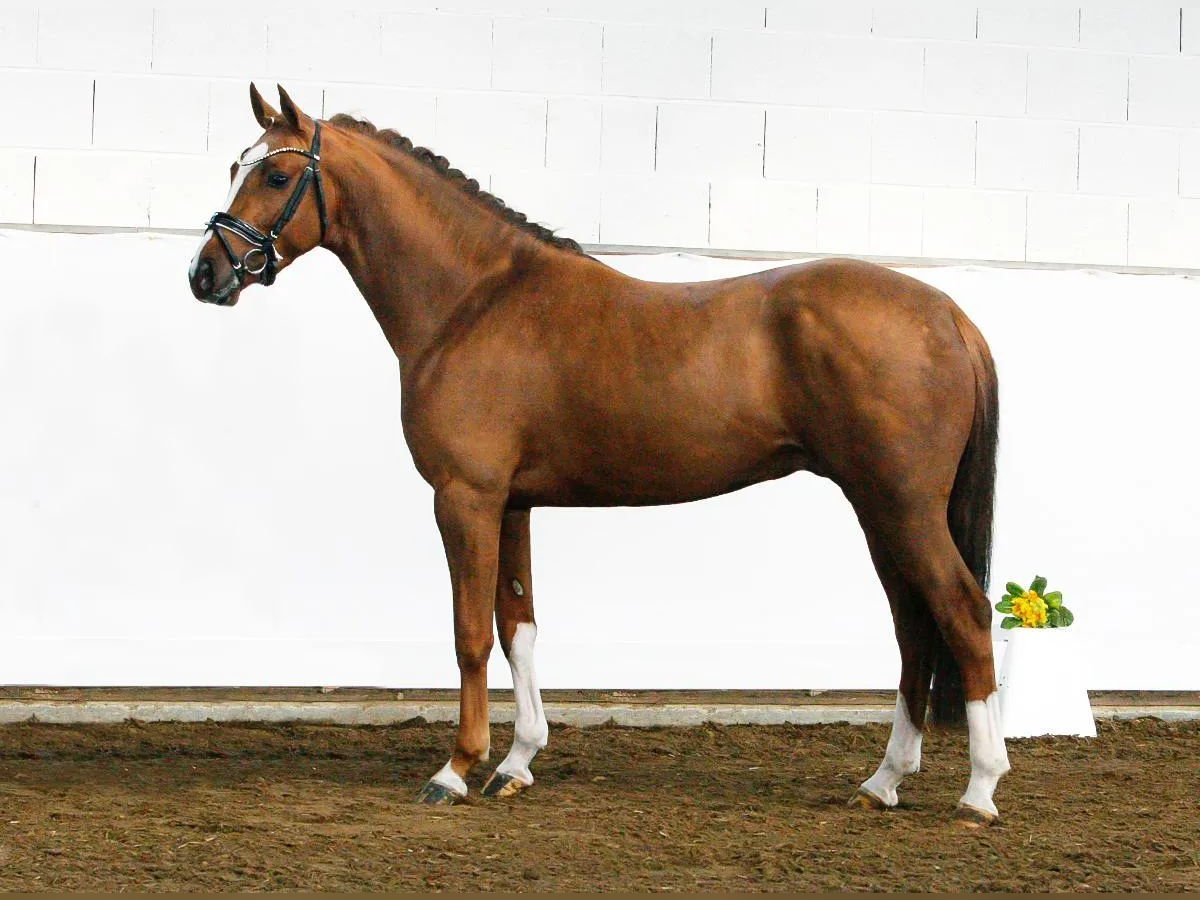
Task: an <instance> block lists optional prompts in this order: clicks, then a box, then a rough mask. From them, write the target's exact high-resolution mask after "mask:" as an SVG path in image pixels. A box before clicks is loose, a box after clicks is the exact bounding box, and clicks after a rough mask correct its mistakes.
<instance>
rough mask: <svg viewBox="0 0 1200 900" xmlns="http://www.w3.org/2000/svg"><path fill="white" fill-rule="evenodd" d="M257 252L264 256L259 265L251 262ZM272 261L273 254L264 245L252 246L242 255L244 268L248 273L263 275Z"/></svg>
mask: <svg viewBox="0 0 1200 900" xmlns="http://www.w3.org/2000/svg"><path fill="white" fill-rule="evenodd" d="M256 253H257V254H258V255H259V256H261V257H262V264H261V265H259V266H255V265H254V263H252V262H250V257H252V256H254V254H256ZM270 263H271V256H270V255H269V254H268V253H267V251H266V250H264V249H263V248H262V247H251V248H250V249H249V250H247V251H246V253H245V255H244V256H243V257H242V268H244V269H245V270H246V274H247V275H261V274H262V273H263V272H265V271H266V269H267V266H268V265H270Z"/></svg>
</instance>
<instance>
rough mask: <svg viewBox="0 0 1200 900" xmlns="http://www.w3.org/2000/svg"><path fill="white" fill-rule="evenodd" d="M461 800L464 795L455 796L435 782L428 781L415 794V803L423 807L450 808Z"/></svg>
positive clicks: (442, 785)
mask: <svg viewBox="0 0 1200 900" xmlns="http://www.w3.org/2000/svg"><path fill="white" fill-rule="evenodd" d="M463 799H465V798H464V795H462V794H456V793H455V792H454V791H452V790H450V788H448V787H446V786H445V785H444V784H441V783H439V782H437V781H430V782H429V783H428V784H426V785H425V787H423V788H421V793H419V794H417V802H418V803H421V804H423V805H425V806H451V805H453V804H455V803H458V802H459V801H460V800H463Z"/></svg>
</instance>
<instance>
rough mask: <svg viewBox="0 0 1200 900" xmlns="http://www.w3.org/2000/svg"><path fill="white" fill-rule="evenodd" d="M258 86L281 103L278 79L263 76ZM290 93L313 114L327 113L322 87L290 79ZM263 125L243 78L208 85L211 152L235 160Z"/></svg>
mask: <svg viewBox="0 0 1200 900" xmlns="http://www.w3.org/2000/svg"><path fill="white" fill-rule="evenodd" d="M257 84H258V87H259V90H260V91H262V93H263V98H264V99H266V100H267V101H268V102H269V103H270V104H271V105H272V106H275V107H278V106H279V99H278V97H277V96H276V94H275V82H273V81H270V80H269V79H265V78H260V79H258V81H257ZM287 92H288V95H289V96H290V97H291V98H292V100H294V101H295V102H296V104H297V105H299V107H300V109H301V110H302V111H303V112H306V113H308V114H309V115H310V116H321V115H324V113H323V111H322V108H321V107H322V102H321V101H322V92H321V88H320V87H317V86H314V85H311V84H305V83H304V82H301V81H289V82H288V83H287ZM260 134H262V128H261V127H260V126H259V124H258V122H256V121H255V120H254V113H253V112H251V110H250V85H249V82H244V81H211V82H209V85H208V152H209V153H212V154H215V155H217V156H218V157H220V158H221V159H222V160H227V161H228V162H233V161H234V160H235V159H236V158H237V157H238V155H239V154H240V153H241V152H242V151H243V150H245V149H246V148H247V147H249V146H250V145H251V144H253V143H254V139H255V138H257V137H258V136H259V135H260Z"/></svg>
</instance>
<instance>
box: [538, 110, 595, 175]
mask: <svg viewBox="0 0 1200 900" xmlns="http://www.w3.org/2000/svg"><path fill="white" fill-rule="evenodd" d="M548 103H549V107H548V110H547V114H546V168H548V169H555V170H560V171H569V172H598V171H599V170H600V131H601V127H602V120H603V111H602V110H603V107H602V106H601V104H600V102H599V101H597V100H591V99H584V98H581V97H578V98H577V97H551V98H550V100H549V101H548Z"/></svg>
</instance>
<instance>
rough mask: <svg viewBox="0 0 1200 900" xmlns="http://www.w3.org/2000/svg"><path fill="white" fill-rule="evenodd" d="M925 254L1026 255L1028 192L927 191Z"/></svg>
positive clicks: (964, 256)
mask: <svg viewBox="0 0 1200 900" xmlns="http://www.w3.org/2000/svg"><path fill="white" fill-rule="evenodd" d="M921 252H922V255H924V256H930V257H934V258H944V259H998V260H1022V259H1024V258H1025V195H1024V194H1018V193H1012V192H995V191H956V190H944V189H932V190H928V191H926V192H925V217H924V231H923V237H922V243H921Z"/></svg>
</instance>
